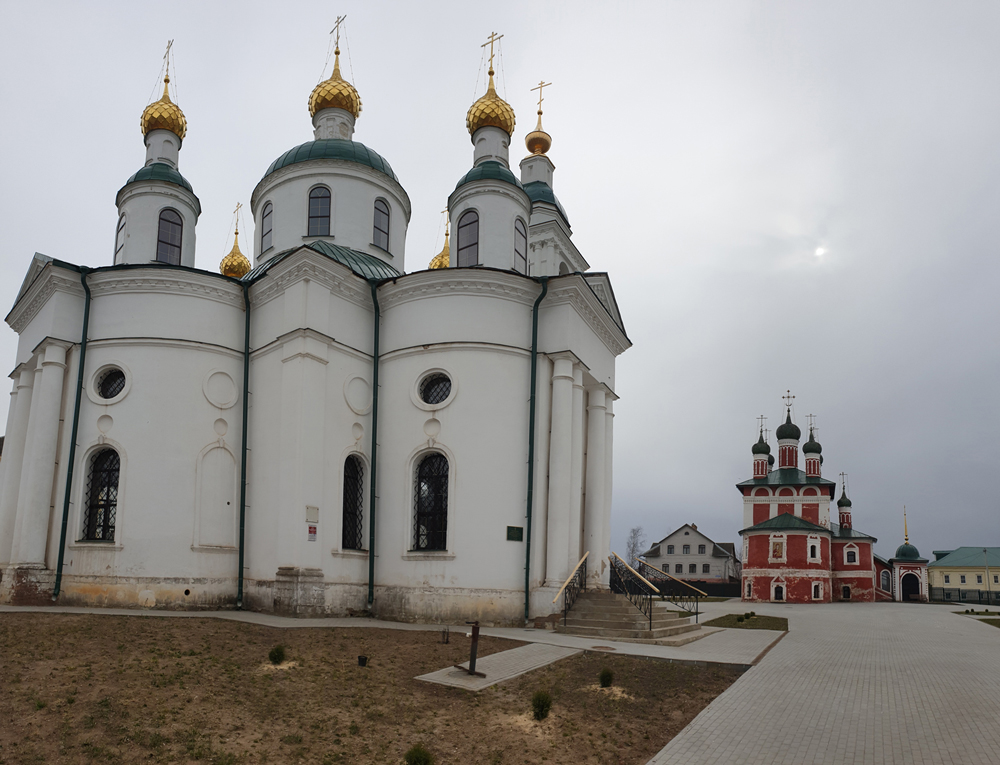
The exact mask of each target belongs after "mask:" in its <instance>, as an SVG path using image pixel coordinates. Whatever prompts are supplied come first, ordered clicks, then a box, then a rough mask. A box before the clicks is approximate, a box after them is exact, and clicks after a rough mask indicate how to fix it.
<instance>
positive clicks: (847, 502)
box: [837, 491, 851, 507]
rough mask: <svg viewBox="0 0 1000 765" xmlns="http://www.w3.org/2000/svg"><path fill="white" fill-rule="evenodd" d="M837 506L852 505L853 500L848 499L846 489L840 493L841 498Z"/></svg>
mask: <svg viewBox="0 0 1000 765" xmlns="http://www.w3.org/2000/svg"><path fill="white" fill-rule="evenodd" d="M837 507H851V500H850V499H848V497H847V492H846V491H842V492H841V493H840V499H838V500H837Z"/></svg>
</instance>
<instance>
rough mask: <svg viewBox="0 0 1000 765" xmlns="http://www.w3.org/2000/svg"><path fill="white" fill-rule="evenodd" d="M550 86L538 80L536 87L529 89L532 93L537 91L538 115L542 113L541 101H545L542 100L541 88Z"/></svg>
mask: <svg viewBox="0 0 1000 765" xmlns="http://www.w3.org/2000/svg"><path fill="white" fill-rule="evenodd" d="M551 84H552V83H551V82H545V80H539V81H538V85H537V86H536V87H534V88H532V89H531V90H532V91H535V90H537V91H538V113H539V114H541V113H542V101H544V100H545V99H544V98H542V90H543V88H547V87H549V86H550V85H551Z"/></svg>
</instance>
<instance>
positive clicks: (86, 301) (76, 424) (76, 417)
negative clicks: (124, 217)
mask: <svg viewBox="0 0 1000 765" xmlns="http://www.w3.org/2000/svg"><path fill="white" fill-rule="evenodd" d="M88 273H90V269H89V268H87V267H86V266H81V267H80V283H81V284H82V285H83V332H82V333H81V334H80V364H79V367H80V368H79V369H78V370H77V374H76V401H75V402H74V404H73V427H72V429H71V430H70V436H69V460H67V465H66V493H65V494H64V495H63V511H62V527H61V528H60V530H59V562H58V563H56V586H55V588H54V589H53V590H52V599H53V600H55V599H56V598H58V597H59V591H60V590H61V589H62V570H63V561H64V560H65V558H66V527H67V525H68V523H69V498H70V494H71V493H72V490H73V463H74V462H75V461H76V436H77V432H78V431H79V429H80V396H81V395H82V394H83V364H84V362H85V361H86V360H87V330H88V329H89V327H90V286H89V285H88V284H87V274H88Z"/></svg>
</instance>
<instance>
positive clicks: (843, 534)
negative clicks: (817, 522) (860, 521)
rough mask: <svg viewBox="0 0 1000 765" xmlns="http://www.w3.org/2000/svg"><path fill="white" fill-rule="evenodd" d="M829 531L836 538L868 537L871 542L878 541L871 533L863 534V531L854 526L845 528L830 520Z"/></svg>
mask: <svg viewBox="0 0 1000 765" xmlns="http://www.w3.org/2000/svg"><path fill="white" fill-rule="evenodd" d="M830 533H832V534H833V535H834V536H835V537H837V538H838V539H870V540H872V541H873V542H877V541H878V539H876V538H875V537H873V536H872V535H871V534H865V532H863V531H858V530H857V529H855V528H850V529H846V528H844V527H843V526H841V525H840V524H839V523H833V522H832V521H831V522H830Z"/></svg>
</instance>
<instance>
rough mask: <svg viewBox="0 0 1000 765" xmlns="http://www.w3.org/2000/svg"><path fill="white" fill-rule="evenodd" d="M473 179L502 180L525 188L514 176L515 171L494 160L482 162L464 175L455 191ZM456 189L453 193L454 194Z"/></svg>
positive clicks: (522, 188) (456, 185)
mask: <svg viewBox="0 0 1000 765" xmlns="http://www.w3.org/2000/svg"><path fill="white" fill-rule="evenodd" d="M473 181H502V182H503V183H509V184H510V185H511V186H517V187H518V188H519V189H521V190H522V191H523V190H524V186H522V185H521V182H520V181H519V180H518V179H517V178H516V177H514V173H512V172H511V171H510V170H508V169H507V168H506V167H504V166H503V165H501V164H500V163H499V162H496V161H494V160H487V161H486V162H481V163H480V164H478V165H476V166H475V167H474V168H472V169H471V170H470V171H469V172H467V173H466V174H465V175H463V176H462V180H460V181H459V182H458V183H456V184H455V191H458V190H459V189H460V188H461V187H462V186H464V185H465V184H467V183H472V182H473ZM455 191H453V192H451V193H452V194H454V193H455Z"/></svg>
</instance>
